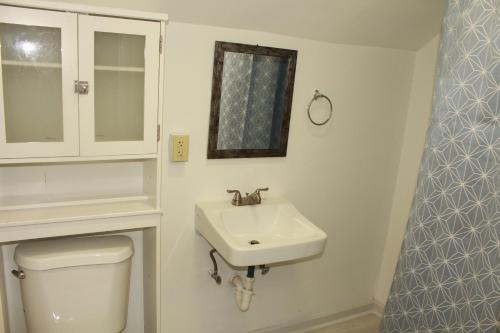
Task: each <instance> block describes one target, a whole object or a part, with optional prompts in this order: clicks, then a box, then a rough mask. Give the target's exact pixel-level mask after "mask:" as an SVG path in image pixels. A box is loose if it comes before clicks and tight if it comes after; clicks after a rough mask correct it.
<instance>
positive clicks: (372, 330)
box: [308, 314, 380, 333]
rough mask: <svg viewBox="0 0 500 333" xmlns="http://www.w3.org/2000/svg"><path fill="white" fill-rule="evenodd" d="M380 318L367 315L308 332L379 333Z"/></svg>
mask: <svg viewBox="0 0 500 333" xmlns="http://www.w3.org/2000/svg"><path fill="white" fill-rule="evenodd" d="M379 324H380V318H378V317H377V316H375V315H372V314H370V315H367V316H363V317H360V318H356V319H353V320H349V321H345V322H342V323H338V324H334V325H331V326H327V327H323V328H320V329H317V330H313V331H310V332H308V333H378V329H379Z"/></svg>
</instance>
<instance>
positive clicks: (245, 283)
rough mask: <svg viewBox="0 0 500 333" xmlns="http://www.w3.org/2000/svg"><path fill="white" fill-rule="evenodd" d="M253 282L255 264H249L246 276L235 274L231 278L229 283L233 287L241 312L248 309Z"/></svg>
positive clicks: (252, 292) (252, 293)
mask: <svg viewBox="0 0 500 333" xmlns="http://www.w3.org/2000/svg"><path fill="white" fill-rule="evenodd" d="M254 282H255V266H249V267H248V272H247V276H246V277H244V278H242V277H241V276H240V275H235V276H233V278H232V279H231V284H232V285H233V286H234V287H235V294H236V304H238V307H239V308H240V310H241V311H242V312H246V311H248V309H249V308H250V302H251V301H252V296H253V295H255V293H254V291H253V283H254Z"/></svg>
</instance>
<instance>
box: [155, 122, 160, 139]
mask: <svg viewBox="0 0 500 333" xmlns="http://www.w3.org/2000/svg"><path fill="white" fill-rule="evenodd" d="M156 141H157V142H160V125H159V124H158V125H156Z"/></svg>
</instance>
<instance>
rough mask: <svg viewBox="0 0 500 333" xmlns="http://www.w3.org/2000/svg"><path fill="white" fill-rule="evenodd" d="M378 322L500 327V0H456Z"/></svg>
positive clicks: (481, 332)
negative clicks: (396, 256)
mask: <svg viewBox="0 0 500 333" xmlns="http://www.w3.org/2000/svg"><path fill="white" fill-rule="evenodd" d="M439 58H440V61H439V71H438V74H437V75H438V76H437V84H436V91H435V97H434V106H433V115H432V120H431V124H430V127H429V130H428V134H427V144H426V148H425V151H424V156H423V159H422V164H421V169H420V174H419V180H418V183H417V191H416V195H415V198H414V201H413V207H412V212H411V214H410V218H409V222H408V227H407V231H406V235H405V239H404V242H403V246H402V250H401V254H400V258H399V262H398V266H397V269H396V273H395V275H394V280H393V283H392V287H391V292H390V295H389V298H388V300H387V304H386V307H385V314H384V318H383V321H382V326H381V331H382V332H385V333H389V332H431V333H437V332H454V333H457V332H468V333H471V332H477V333H495V332H500V329H499V327H498V320H499V319H500V173H499V171H500V126H499V125H500V110H499V103H500V65H499V62H500V0H450V1H449V5H448V10H447V14H446V17H445V20H444V27H443V35H442V42H441V48H440V56H439Z"/></svg>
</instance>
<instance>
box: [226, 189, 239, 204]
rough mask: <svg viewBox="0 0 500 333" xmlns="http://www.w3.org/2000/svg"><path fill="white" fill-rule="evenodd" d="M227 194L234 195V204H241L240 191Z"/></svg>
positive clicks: (230, 191) (229, 191)
mask: <svg viewBox="0 0 500 333" xmlns="http://www.w3.org/2000/svg"><path fill="white" fill-rule="evenodd" d="M227 193H234V196H233V200H232V204H233V205H237V204H240V203H241V193H240V191H238V190H227Z"/></svg>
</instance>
